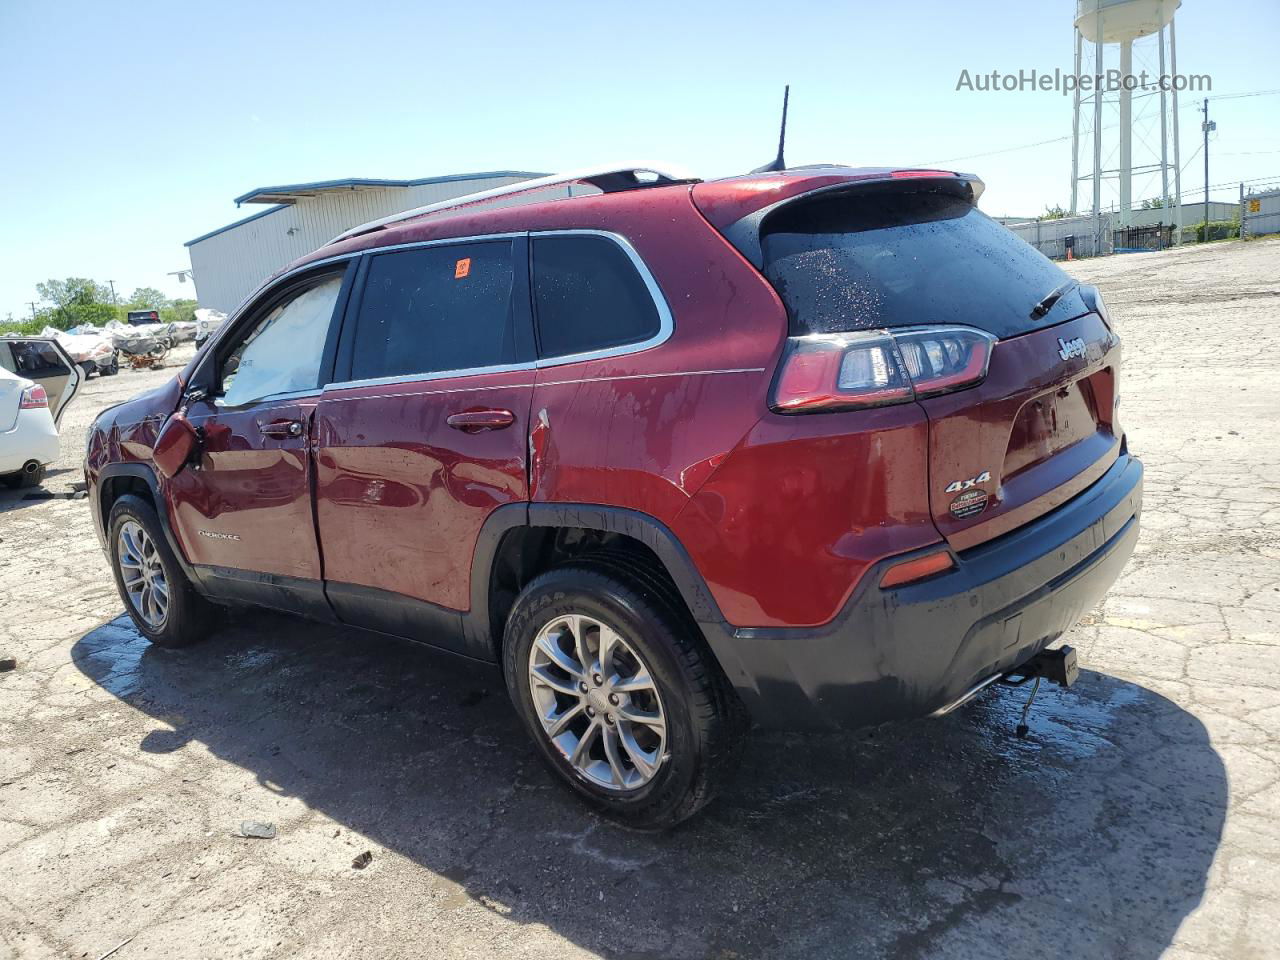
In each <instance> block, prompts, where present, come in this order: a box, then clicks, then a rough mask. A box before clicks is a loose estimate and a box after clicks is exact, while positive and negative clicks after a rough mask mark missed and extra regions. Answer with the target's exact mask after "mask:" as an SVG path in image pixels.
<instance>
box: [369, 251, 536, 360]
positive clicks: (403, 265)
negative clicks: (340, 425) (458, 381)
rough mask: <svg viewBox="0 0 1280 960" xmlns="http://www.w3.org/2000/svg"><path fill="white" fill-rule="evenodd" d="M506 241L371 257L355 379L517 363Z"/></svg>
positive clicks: (508, 253)
mask: <svg viewBox="0 0 1280 960" xmlns="http://www.w3.org/2000/svg"><path fill="white" fill-rule="evenodd" d="M512 277H513V273H512V263H511V241H510V240H498V241H485V242H482V243H465V244H450V245H446V246H438V247H420V248H418V249H416V250H400V251H397V252H395V253H381V254H378V255H376V256H374V257H373V258H372V259H371V260H370V261H369V272H368V278H367V279H366V281H365V287H364V296H363V298H362V299H361V302H360V314H359V318H358V321H357V323H356V336H355V344H354V349H353V351H352V364H351V376H352V379H355V380H368V379H373V378H377V377H395V376H407V375H412V374H430V373H441V372H444V371H449V370H467V369H471V368H475V367H492V366H500V365H505V364H510V363H514V362H515V361H516V356H517V351H516V344H515V336H514V333H515V327H514V323H513V313H512V299H511V286H512Z"/></svg>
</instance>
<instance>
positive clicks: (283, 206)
mask: <svg viewBox="0 0 1280 960" xmlns="http://www.w3.org/2000/svg"><path fill="white" fill-rule="evenodd" d="M287 207H288V204H285V203H282V204H280V205H279V206H278V207H272V208H271V209H269V210H259V211H258V212H257V213H255V214H253V216H250V217H245V218H244V219H243V220H237V221H236V222H235V223H228V224H227V225H226V226H225V227H219V228H218V229H217V230H210V231H209V232H208V233H202V234H200V236H198V237H196V238H195V239H194V240H188V241H187V242H186V243H184V244H183V246H184V247H189V246H191V245H192V244H193V243H199V242H200V241H201V240H208V239H209V238H210V237H216V236H217V235H218V234H220V233H226V232H227V231H228V230H231V229H234V228H235V227H241V226H244V225H245V224H246V223H249V222H251V221H253V220H257V219H259V218H260V217H265V216H268V215H270V214H273V213H279V212H280V211H281V210H284V209H287Z"/></svg>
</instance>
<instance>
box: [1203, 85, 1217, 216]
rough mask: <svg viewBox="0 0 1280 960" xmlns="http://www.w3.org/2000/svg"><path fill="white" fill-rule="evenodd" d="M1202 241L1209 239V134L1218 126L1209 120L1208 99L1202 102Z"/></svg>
mask: <svg viewBox="0 0 1280 960" xmlns="http://www.w3.org/2000/svg"><path fill="white" fill-rule="evenodd" d="M1200 126H1201V127H1202V128H1203V129H1204V239H1205V240H1206V241H1207V240H1208V239H1209V133H1210V131H1213V130H1217V129H1218V125H1217V124H1216V123H1213V122H1212V121H1210V120H1209V98H1208V97H1205V101H1204V123H1202V124H1201V125H1200Z"/></svg>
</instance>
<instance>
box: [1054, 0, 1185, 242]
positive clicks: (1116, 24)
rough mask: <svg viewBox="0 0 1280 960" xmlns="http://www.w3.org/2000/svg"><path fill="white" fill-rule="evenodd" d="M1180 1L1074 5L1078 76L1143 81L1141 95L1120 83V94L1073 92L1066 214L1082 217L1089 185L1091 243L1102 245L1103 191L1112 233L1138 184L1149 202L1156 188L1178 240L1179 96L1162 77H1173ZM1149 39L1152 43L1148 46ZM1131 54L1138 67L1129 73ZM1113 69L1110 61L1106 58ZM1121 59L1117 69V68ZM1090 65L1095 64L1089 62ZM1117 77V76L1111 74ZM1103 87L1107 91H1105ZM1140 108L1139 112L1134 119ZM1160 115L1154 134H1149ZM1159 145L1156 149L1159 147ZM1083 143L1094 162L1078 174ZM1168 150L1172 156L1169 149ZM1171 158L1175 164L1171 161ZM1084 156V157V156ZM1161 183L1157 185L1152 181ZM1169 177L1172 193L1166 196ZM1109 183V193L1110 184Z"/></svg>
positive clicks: (1100, 0)
mask: <svg viewBox="0 0 1280 960" xmlns="http://www.w3.org/2000/svg"><path fill="white" fill-rule="evenodd" d="M1181 5H1182V0H1077V2H1076V19H1075V34H1076V71H1075V72H1076V76H1077V77H1080V76H1082V75H1085V74H1088V75H1091V76H1099V75H1101V76H1103V77H1104V78H1105V77H1107V76H1108V72H1109V71H1115V70H1118V75H1119V76H1120V77H1136V78H1138V79H1140V75H1141V73H1142V72H1143V71H1146V73H1147V74H1148V84H1149V86H1148V87H1147V88H1145V89H1143V88H1141V87H1138V88H1136V89H1135V88H1134V86H1133V85H1132V84H1124V85H1122V87H1121V88H1120V89H1115V90H1113V89H1110V88H1109V85H1108V84H1106V83H1105V82H1104V84H1103V85H1102V86H1098V85H1096V84H1095V85H1094V89H1090V90H1086V91H1083V92H1082V90H1081V88H1080V86H1077V87H1076V91H1075V116H1074V121H1073V124H1072V131H1071V132H1072V136H1071V212H1072V213H1078V212H1080V211H1079V187H1080V184H1081V182H1082V181H1089V183H1090V184H1091V186H1092V189H1093V197H1092V206H1091V211H1092V213H1093V217H1094V235H1095V241H1097V240H1099V239H1101V238H1099V237H1098V234H1099V233H1100V224H1101V220H1100V216H1101V213H1102V212H1103V209H1104V208H1103V204H1104V190H1105V192H1106V193H1107V194H1108V196H1107V197H1106V202H1107V205H1108V206H1111V205H1113V204H1114V207H1115V209H1116V211H1117V226H1120V227H1127V226H1129V224H1130V222H1131V219H1130V217H1131V209H1132V205H1133V184H1134V178H1135V176H1136V177H1138V178H1139V182H1140V184H1142V186H1143V187H1144V191H1145V192H1147V193H1148V195H1150V194H1151V193H1154V192H1155V190H1156V189H1158V190H1159V197H1160V200H1161V202H1162V204H1163V206H1164V208H1165V209H1168V210H1169V211H1170V216H1169V217H1166V218H1164V221H1163V222H1165V223H1170V222H1172V223H1173V224H1174V225H1175V229H1174V242H1175V243H1176V242H1180V241H1181V235H1182V176H1181V164H1180V162H1179V161H1180V152H1179V149H1178V91H1177V86H1176V84H1174V83H1166V84H1161V82H1160V78H1163V77H1173V76H1176V74H1177V72H1178V61H1177V44H1176V40H1175V35H1174V23H1173V16H1174V13H1175V12H1176V11H1177V9H1178V7H1179V6H1181ZM1146 38H1151V39H1146ZM1086 42H1088V43H1089V44H1092V50H1091V51H1090V52H1091V53H1092V57H1091V58H1090V57H1087V56H1086V53H1085V43H1086ZM1135 45H1136V52H1137V54H1138V56H1139V58H1140V59H1141V60H1142V61H1143V62H1142V63H1141V64H1140V69H1138V70H1136V71H1135V69H1134V55H1135ZM1109 50H1110V51H1112V52H1111V58H1112V62H1108V57H1107V55H1106V54H1107V52H1108V51H1109ZM1117 54H1118V57H1119V62H1118V63H1116V62H1114V58H1115V57H1116V55H1117ZM1090 60H1091V61H1092V62H1090ZM1113 76H1114V75H1113ZM1103 87H1108V88H1107V89H1103ZM1135 101H1137V104H1138V108H1139V113H1138V116H1137V117H1135V115H1134V104H1135ZM1082 109H1084V110H1086V111H1091V113H1092V117H1090V118H1089V119H1091V120H1092V124H1091V126H1092V131H1091V132H1089V130H1088V128H1086V132H1085V134H1084V137H1083V138H1082V137H1081V123H1080V119H1081V117H1080V114H1081V110H1082ZM1157 113H1158V116H1159V131H1158V134H1157V131H1156V130H1155V129H1154V126H1155V119H1156V115H1157ZM1135 129H1136V130H1137V132H1138V142H1139V156H1138V157H1137V162H1136V163H1135V157H1134V133H1135ZM1157 138H1158V144H1157V143H1156V140H1157ZM1085 141H1092V142H1091V144H1087V145H1088V146H1091V147H1092V149H1091V151H1088V152H1089V153H1091V154H1092V163H1091V164H1089V165H1088V167H1089V171H1090V172H1088V173H1084V174H1082V173H1081V169H1082V167H1084V166H1085V165H1084V164H1081V162H1080V157H1081V153H1082V148H1083V147H1086V143H1085ZM1171 145H1172V149H1170V147H1171ZM1170 153H1172V159H1171V158H1170ZM1086 156H1088V153H1086ZM1157 174H1158V175H1159V176H1158V180H1157V178H1156V175H1157ZM1171 174H1172V181H1173V182H1172V187H1173V192H1172V193H1170V189H1169V188H1170V179H1171V177H1170V175H1171ZM1113 181H1114V186H1113V185H1112V182H1113Z"/></svg>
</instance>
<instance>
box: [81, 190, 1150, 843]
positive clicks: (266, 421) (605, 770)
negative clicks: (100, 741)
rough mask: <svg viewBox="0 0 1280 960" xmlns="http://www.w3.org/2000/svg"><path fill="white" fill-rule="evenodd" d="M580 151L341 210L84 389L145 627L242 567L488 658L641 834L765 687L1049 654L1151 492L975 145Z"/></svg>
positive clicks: (1070, 662) (889, 680)
mask: <svg viewBox="0 0 1280 960" xmlns="http://www.w3.org/2000/svg"><path fill="white" fill-rule="evenodd" d="M574 179H575V183H576V186H575V187H574V189H573V190H570V191H568V192H569V193H570V194H580V195H572V196H568V197H562V198H560V199H552V200H547V199H546V191H547V184H548V182H551V181H533V182H528V183H525V184H518V185H516V186H515V187H514V188H513V187H507V188H500V189H499V190H498V191H494V192H491V194H480V195H475V196H474V197H473V198H470V199H467V200H464V201H454V202H453V203H451V204H447V205H437V206H436V207H428V208H422V209H419V210H416V211H409V212H408V213H405V214H402V215H400V216H398V217H394V218H389V219H388V220H385V221H378V222H375V223H372V224H366V225H365V226H363V227H359V228H356V229H354V230H351V231H348V232H347V233H346V234H344V235H342V236H341V237H339V238H338V239H336V240H335V241H333V242H331V243H329V244H327V245H326V246H324V247H322V248H321V249H319V250H317V251H316V252H315V253H313V254H311V255H310V256H307V257H305V258H303V259H302V260H300V261H298V262H296V263H294V264H293V265H291V266H289V267H288V268H286V269H285V270H283V271H282V272H280V273H279V274H277V275H276V276H275V277H274V278H272V279H271V280H269V281H268V282H267V283H265V284H264V285H263V286H262V287H261V288H260V289H259V291H258V292H257V293H256V294H254V295H253V296H251V297H250V298H249V299H248V300H247V301H246V302H245V304H244V305H243V306H242V307H241V308H240V309H239V310H238V311H237V312H236V313H235V315H234V316H233V317H232V318H231V319H230V320H229V321H228V323H226V324H225V325H224V326H223V327H222V329H221V330H220V331H219V332H218V333H217V334H215V335H214V337H213V338H212V340H211V341H210V343H209V344H208V345H207V346H206V347H205V348H204V349H203V350H201V352H200V353H199V354H198V355H197V356H196V357H195V359H194V360H193V361H192V362H191V364H190V365H189V366H187V368H186V369H184V370H183V371H182V372H181V373H180V374H179V375H178V376H177V377H176V378H175V379H174V380H173V381H172V382H171V383H169V384H168V385H167V386H165V387H163V388H161V389H159V390H156V391H153V392H151V393H149V394H146V395H144V396H142V397H139V398H137V399H135V400H132V401H130V402H128V403H124V404H122V405H120V406H117V407H114V408H112V409H111V410H109V411H107V412H105V413H103V414H102V415H101V416H100V417H99V418H98V420H97V422H96V424H95V425H94V428H93V430H92V434H91V437H90V440H89V446H88V453H87V461H86V473H87V478H88V485H89V496H90V502H91V503H92V505H93V508H94V511H95V515H96V520H97V526H98V530H99V533H100V535H101V538H102V541H103V544H104V546H105V549H106V551H107V552H108V554H109V556H110V560H111V563H112V566H113V568H114V571H115V578H116V583H117V586H118V587H119V590H120V595H121V597H122V598H123V600H124V603H125V606H126V607H127V609H128V611H129V614H130V615H131V616H132V618H133V620H134V622H135V623H136V624H137V628H138V630H139V631H141V633H142V634H144V635H145V636H146V637H148V638H149V639H150V640H151V641H152V642H154V643H157V644H161V645H165V646H182V645H186V644H189V643H191V642H193V641H194V640H196V639H198V638H199V637H200V636H201V635H202V634H204V633H205V632H206V631H208V630H209V628H210V627H211V626H212V625H213V624H215V623H216V622H217V618H216V616H214V611H215V610H216V609H217V605H222V604H226V603H229V602H230V603H235V602H248V603H253V604H259V605H262V606H267V607H273V608H276V609H280V610H285V611H293V612H296V613H299V614H304V615H307V616H311V617H317V618H321V619H324V620H327V621H331V622H335V623H339V624H346V625H350V626H352V627H359V628H364V629H369V630H375V631H379V632H381V633H384V634H391V635H394V636H397V637H404V638H408V639H412V640H417V641H421V642H423V643H428V644H431V645H432V646H435V647H439V648H442V649H444V650H449V651H453V652H455V653H459V654H462V655H464V656H467V657H471V658H473V659H476V660H482V661H486V662H489V663H493V664H497V665H499V666H500V668H501V669H502V671H503V673H504V675H505V679H506V684H507V686H508V688H509V691H510V694H511V699H512V701H513V702H514V704H515V708H516V710H517V712H518V713H519V715H520V717H521V718H522V720H523V722H524V724H525V726H526V727H527V728H528V731H529V733H530V735H531V736H532V738H533V741H534V742H535V743H536V744H537V749H538V750H539V751H540V753H541V754H542V756H543V757H544V758H545V760H546V761H547V763H548V764H549V765H550V768H551V769H552V770H554V771H555V772H556V773H557V774H558V775H559V777H560V778H561V779H562V780H563V781H564V782H565V783H566V784H568V785H569V786H570V787H571V788H572V789H573V790H574V791H576V792H577V793H578V794H579V795H580V796H582V797H584V798H585V799H586V800H588V801H589V802H590V803H592V804H594V805H595V806H596V807H598V808H600V809H601V810H603V811H605V812H606V813H608V814H610V815H612V816H614V817H616V818H618V819H621V820H624V821H626V822H628V823H630V824H632V825H636V826H642V827H659V826H664V825H668V824H672V823H675V822H677V821H679V820H681V819H683V818H685V817H687V816H689V815H690V814H692V813H693V812H694V811H696V810H698V809H699V808H700V807H701V806H702V805H703V804H704V803H706V802H707V800H708V799H710V797H711V796H712V793H713V792H714V790H715V788H716V786H717V784H718V783H720V782H722V781H723V780H724V778H725V777H726V776H727V774H728V772H729V771H730V770H731V769H732V766H733V760H734V758H735V757H736V755H737V753H738V748H739V746H740V745H741V743H742V741H743V738H744V734H745V731H746V729H747V727H748V725H749V722H750V721H751V720H754V721H755V722H757V723H759V724H762V725H765V726H785V727H791V728H795V727H813V726H835V727H843V728H857V727H866V726H871V725H876V724H882V723H885V722H888V721H895V720H904V719H908V718H913V717H922V716H927V715H930V714H939V713H944V712H946V711H947V710H950V709H953V708H954V707H956V706H958V705H959V704H961V703H963V702H964V701H965V700H967V699H968V698H969V697H971V696H973V695H974V694H976V693H977V692H978V691H980V690H981V689H983V688H984V687H985V686H987V685H988V684H990V683H992V682H994V681H996V680H999V679H1001V678H1010V677H1019V678H1021V677H1024V676H1026V677H1030V676H1033V675H1035V676H1047V677H1048V678H1049V679H1056V680H1058V681H1059V682H1064V683H1065V682H1069V681H1070V680H1071V679H1072V678H1073V676H1074V659H1073V658H1070V657H1067V656H1062V655H1059V656H1057V657H1055V656H1054V653H1055V652H1052V651H1046V648H1047V646H1048V645H1049V644H1050V643H1051V642H1052V641H1054V640H1055V639H1056V638H1057V637H1059V636H1060V635H1061V634H1062V633H1063V631H1065V630H1066V629H1068V628H1069V627H1070V626H1071V625H1072V624H1073V623H1074V622H1075V621H1076V620H1077V618H1079V617H1080V615H1081V614H1082V613H1084V612H1085V611H1087V610H1088V609H1089V608H1090V607H1091V606H1092V605H1093V604H1095V603H1096V602H1097V601H1098V600H1099V599H1100V598H1101V597H1102V595H1103V593H1104V592H1105V591H1106V590H1107V588H1108V587H1109V586H1110V584H1111V583H1112V582H1113V581H1114V580H1115V578H1116V576H1117V575H1118V573H1119V571H1120V569H1121V567H1122V566H1123V564H1124V562H1125V560H1126V559H1127V557H1128V556H1129V554H1130V552H1131V551H1132V549H1133V545H1134V542H1135V540H1136V539H1137V536H1138V516H1139V510H1140V506H1141V495H1142V494H1141V491H1142V466H1141V464H1140V463H1139V461H1138V460H1136V459H1134V458H1133V457H1131V456H1130V455H1129V453H1128V451H1127V448H1126V444H1125V440H1124V434H1123V431H1122V430H1121V429H1120V425H1119V423H1118V422H1117V419H1116V411H1117V406H1118V404H1119V392H1118V389H1117V377H1118V373H1119V365H1120V341H1119V339H1118V338H1117V336H1116V334H1115V332H1114V329H1113V326H1112V324H1111V322H1110V320H1109V319H1108V317H1107V312H1106V309H1105V307H1104V305H1103V302H1102V300H1101V298H1100V297H1099V295H1098V293H1097V291H1096V290H1094V289H1092V288H1090V287H1084V286H1079V285H1076V284H1075V283H1074V282H1073V281H1071V280H1070V279H1069V278H1068V277H1067V276H1066V275H1065V274H1064V273H1062V272H1061V271H1060V270H1059V269H1058V268H1057V267H1056V266H1054V265H1053V264H1052V263H1051V262H1050V261H1049V260H1047V259H1045V258H1044V257H1043V256H1041V255H1040V254H1039V253H1038V252H1037V251H1035V250H1034V249H1032V248H1031V247H1030V246H1028V245H1027V244H1025V243H1023V242H1022V241H1021V240H1019V239H1018V238H1017V237H1015V236H1014V235H1013V234H1012V233H1010V232H1009V231H1007V230H1005V229H1004V228H1003V227H1002V226H1000V225H999V224H997V223H995V222H994V221H992V220H991V219H989V218H988V217H986V216H985V215H984V214H982V213H980V212H979V211H978V210H977V208H976V206H975V204H976V200H977V197H978V195H979V193H980V192H981V189H982V184H981V183H980V181H978V180H976V179H975V178H973V177H970V176H966V175H960V174H954V173H949V172H944V171H936V170H904V169H852V168H847V167H831V166H828V167H812V168H803V169H792V170H784V171H781V172H776V173H763V174H754V175H750V176H744V177H734V178H729V179H725V180H717V181H711V182H700V181H694V180H683V179H677V178H675V177H672V176H667V175H660V174H652V173H648V172H644V171H635V170H622V171H611V172H609V173H605V174H599V175H588V176H582V177H578V178H574ZM565 182H566V181H564V180H561V181H559V183H560V184H561V185H563V184H564V183H565ZM553 185H554V184H553ZM539 190H541V191H542V193H541V194H539V193H538V191H539ZM564 192H565V191H564V190H561V191H560V193H561V194H563V193H564ZM581 194H586V195H581ZM522 200H524V201H527V202H521V201H522ZM1063 649H1064V650H1065V649H1066V648H1063ZM1061 652H1062V651H1057V652H1056V653H1059V654H1061Z"/></svg>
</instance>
